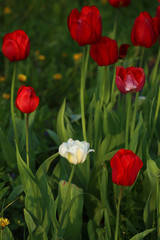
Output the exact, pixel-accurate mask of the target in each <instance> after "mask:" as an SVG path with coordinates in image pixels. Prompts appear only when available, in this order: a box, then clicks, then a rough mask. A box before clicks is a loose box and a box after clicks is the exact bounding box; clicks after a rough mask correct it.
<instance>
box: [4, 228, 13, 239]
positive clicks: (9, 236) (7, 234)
mask: <svg viewBox="0 0 160 240" xmlns="http://www.w3.org/2000/svg"><path fill="white" fill-rule="evenodd" d="M1 231H2V230H1ZM2 239H3V240H14V237H13V235H12V233H11V231H10V229H9V228H8V227H7V226H6V227H5V230H3V231H2Z"/></svg>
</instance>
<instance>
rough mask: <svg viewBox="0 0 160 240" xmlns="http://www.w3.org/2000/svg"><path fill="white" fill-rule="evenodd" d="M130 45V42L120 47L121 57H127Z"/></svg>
mask: <svg viewBox="0 0 160 240" xmlns="http://www.w3.org/2000/svg"><path fill="white" fill-rule="evenodd" d="M129 47H130V45H129V44H122V45H121V46H120V47H119V58H122V59H123V58H125V56H126V55H127V52H128V48H129Z"/></svg>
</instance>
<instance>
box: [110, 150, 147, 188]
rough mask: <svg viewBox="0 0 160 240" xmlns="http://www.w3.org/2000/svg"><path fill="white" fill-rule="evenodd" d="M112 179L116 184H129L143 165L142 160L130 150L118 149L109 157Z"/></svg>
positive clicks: (131, 183) (133, 180)
mask: <svg viewBox="0 0 160 240" xmlns="http://www.w3.org/2000/svg"><path fill="white" fill-rule="evenodd" d="M110 165H111V168H112V181H113V183H115V184H117V185H122V186H131V185H133V184H134V182H135V181H136V178H137V175H138V172H139V171H140V169H141V168H142V167H143V162H142V160H141V159H140V158H139V157H138V156H137V155H136V154H134V153H133V152H132V151H131V150H126V149H120V150H119V151H118V152H117V153H116V154H115V155H114V156H113V158H112V159H111V161H110Z"/></svg>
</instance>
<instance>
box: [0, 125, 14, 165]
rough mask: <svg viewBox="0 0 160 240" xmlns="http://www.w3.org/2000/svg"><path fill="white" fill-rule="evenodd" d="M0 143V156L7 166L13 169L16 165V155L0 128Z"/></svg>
mask: <svg viewBox="0 0 160 240" xmlns="http://www.w3.org/2000/svg"><path fill="white" fill-rule="evenodd" d="M0 142H1V147H2V154H3V157H4V159H5V161H6V163H7V165H8V166H9V167H10V168H14V167H15V163H16V153H15V150H14V148H13V147H12V145H11V143H10V142H9V140H8V138H7V136H6V133H4V132H3V131H2V128H0ZM2 159H3V158H2Z"/></svg>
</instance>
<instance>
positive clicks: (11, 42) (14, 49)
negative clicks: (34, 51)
mask: <svg viewBox="0 0 160 240" xmlns="http://www.w3.org/2000/svg"><path fill="white" fill-rule="evenodd" d="M2 52H3V54H4V55H5V56H6V57H7V58H8V59H9V60H10V61H11V62H16V61H20V60H23V59H25V58H27V57H28V55H29V52H30V41H29V37H28V36H27V35H26V33H25V32H24V31H22V30H16V31H14V32H12V33H7V34H6V35H5V36H4V37H3V45H2Z"/></svg>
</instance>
